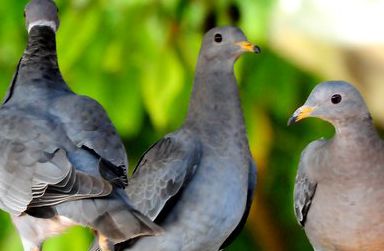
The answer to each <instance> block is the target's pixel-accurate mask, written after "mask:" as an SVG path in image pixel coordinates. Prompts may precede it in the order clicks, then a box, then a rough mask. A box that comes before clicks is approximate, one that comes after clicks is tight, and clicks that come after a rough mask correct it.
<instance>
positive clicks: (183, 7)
mask: <svg viewBox="0 0 384 251" xmlns="http://www.w3.org/2000/svg"><path fill="white" fill-rule="evenodd" d="M26 2H27V1H26V0H22V1H14V0H4V1H2V4H0V17H1V20H2V21H1V22H0V72H1V74H0V83H1V84H0V93H1V94H3V93H4V92H5V90H6V88H7V86H8V83H9V82H10V80H11V78H12V74H13V72H14V70H15V67H16V64H17V62H18V59H19V57H20V56H21V55H22V52H23V49H24V47H25V44H26V31H25V27H24V20H23V15H22V14H23V9H24V5H25V4H26ZM56 2H57V4H58V7H59V9H60V17H61V26H60V28H59V31H58V34H57V35H58V39H57V42H58V55H59V63H60V67H61V70H62V74H63V75H64V78H65V79H66V81H67V83H68V84H69V85H70V87H71V88H72V89H73V90H74V91H75V92H77V93H79V94H84V95H88V96H91V97H93V98H95V99H96V100H98V101H99V102H100V103H101V104H102V105H103V106H104V107H105V109H106V110H107V112H108V114H109V115H110V117H111V119H112V121H113V122H114V123H115V125H116V127H117V129H118V131H119V133H120V134H121V136H122V137H123V139H124V141H125V143H126V146H127V151H128V154H129V158H130V164H131V165H135V163H136V161H137V159H138V158H139V157H140V154H141V153H143V152H144V150H145V149H146V148H148V147H149V146H150V145H151V144H152V143H153V142H154V141H155V140H156V139H158V138H159V137H161V136H162V135H164V134H165V133H167V132H169V131H171V130H173V129H175V128H177V127H179V126H180V125H181V124H182V121H183V119H184V117H185V113H186V110H187V106H188V99H189V95H190V91H191V87H192V82H193V72H194V65H195V62H196V59H197V55H198V52H199V47H200V41H201V38H202V35H203V33H204V31H206V30H207V29H208V28H210V27H212V26H214V25H225V24H235V25H237V26H239V27H241V28H242V29H243V31H244V32H245V34H246V35H247V37H248V39H249V40H250V41H252V42H255V43H257V44H259V45H261V47H262V48H263V53H262V54H261V55H259V56H255V55H245V56H244V57H243V58H241V59H240V60H239V62H238V63H237V64H236V75H237V78H238V80H239V88H240V93H241V99H242V104H243V109H244V116H245V119H246V123H247V130H248V134H249V141H250V147H251V150H252V153H253V154H254V157H255V159H256V161H257V163H258V167H259V178H258V187H257V196H256V197H257V200H256V201H257V202H259V203H257V204H256V203H255V205H254V207H253V209H252V210H253V211H252V214H251V216H250V219H249V222H248V223H249V224H247V228H246V229H245V230H244V231H243V233H242V234H241V236H240V238H238V239H237V240H236V241H235V242H234V244H233V245H232V246H231V247H230V248H228V249H227V250H230V251H231V250H232V251H235V250H236V251H241V250H251V251H256V250H267V251H274V250H292V251H304V250H311V248H310V246H309V244H308V242H307V240H306V237H305V235H304V232H303V231H302V230H301V229H300V227H299V226H298V224H297V223H296V221H295V219H294V216H293V209H292V203H293V202H292V191H293V181H294V177H295V174H296V165H297V162H298V158H299V155H300V152H301V150H302V149H303V148H304V147H305V145H306V144H307V143H309V141H311V140H313V139H316V138H319V137H322V136H330V135H331V134H332V129H331V127H330V126H329V125H327V124H325V123H322V122H320V121H308V122H304V123H301V124H299V125H297V126H294V127H292V128H287V127H286V121H287V119H288V118H289V116H290V114H291V113H292V112H293V111H294V110H295V108H297V107H298V106H299V105H300V104H301V103H303V102H304V100H305V98H306V96H307V95H308V94H309V92H310V90H311V88H312V87H313V86H314V84H316V83H317V82H318V78H316V77H314V76H310V75H309V74H307V73H305V72H303V71H301V70H300V69H297V68H296V67H295V66H293V65H291V64H290V63H289V62H287V61H286V60H285V59H283V58H281V57H279V56H278V55H276V54H275V53H274V52H273V51H271V50H269V48H268V22H269V15H270V13H271V10H272V8H273V4H274V1H269V0H258V1H254V0H234V1H230V0H219V1H198V0H195V1H178V0H169V1H165V0H157V1H156V0H92V1H91V0H57V1H56ZM287 42H288V41H287ZM261 212H265V214H263V215H266V216H267V217H264V218H263V219H261V220H260V218H261V216H258V215H260V214H261ZM0 224H1V226H2V227H1V228H0V250H15V251H17V250H22V247H21V243H20V241H19V239H18V236H17V234H16V232H15V230H14V228H13V226H12V225H11V223H10V220H9V216H7V215H6V214H5V213H1V214H0ZM263 224H265V225H263ZM270 230H271V231H270ZM272 230H273V231H272ZM91 240H92V235H91V232H90V231H88V230H84V229H81V228H75V229H72V230H71V231H69V232H68V233H67V234H65V235H64V236H60V237H55V238H53V239H51V240H49V241H48V242H47V243H46V244H45V245H44V250H55V251H60V250H74V251H76V250H87V247H88V245H89V243H90V242H91ZM271 247H274V248H271Z"/></svg>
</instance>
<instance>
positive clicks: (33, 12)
mask: <svg viewBox="0 0 384 251" xmlns="http://www.w3.org/2000/svg"><path fill="white" fill-rule="evenodd" d="M24 16H25V24H26V26H27V29H28V32H30V31H31V29H32V27H34V26H48V27H51V28H52V29H53V30H54V31H55V32H56V30H57V29H58V28H59V17H58V9H57V7H56V4H55V3H54V2H53V1H52V0H31V1H30V2H29V3H28V4H27V6H26V7H25V10H24Z"/></svg>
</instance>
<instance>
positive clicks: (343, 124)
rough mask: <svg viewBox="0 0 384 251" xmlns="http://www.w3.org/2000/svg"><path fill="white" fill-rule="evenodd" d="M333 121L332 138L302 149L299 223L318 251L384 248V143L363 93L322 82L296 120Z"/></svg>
mask: <svg viewBox="0 0 384 251" xmlns="http://www.w3.org/2000/svg"><path fill="white" fill-rule="evenodd" d="M306 117H317V118H321V119H323V120H325V121H328V122H330V123H331V124H332V125H333V126H334V127H335V129H336V133H335V136H334V137H333V138H332V139H329V140H324V139H321V140H317V141H314V142H312V143H310V144H309V145H308V146H307V147H306V148H305V150H304V151H303V152H302V154H301V159H300V163H299V170H298V173H297V177H296V184H295V191H294V201H295V205H294V206H295V213H296V217H297V220H298V222H299V223H300V224H301V225H302V226H303V227H304V230H305V232H306V234H307V236H308V238H309V240H310V242H311V244H312V246H313V247H314V249H315V250H316V251H382V250H384V238H383V234H384V182H383V181H384V142H383V140H382V139H381V138H380V137H379V135H378V133H377V131H376V129H375V127H374V125H373V123H372V119H371V116H370V114H369V111H368V109H367V107H366V105H365V103H364V100H363V98H362V97H361V95H360V93H359V92H358V91H357V90H356V89H355V88H354V87H353V86H352V85H350V84H348V83H346V82H342V81H330V82H324V83H321V84H319V85H318V86H316V87H315V89H314V90H313V91H312V93H311V94H310V95H309V97H308V99H307V101H306V102H305V104H304V105H303V106H302V107H300V108H299V109H297V110H296V112H295V113H294V114H293V116H292V118H291V119H290V121H289V124H290V123H293V122H296V121H299V120H301V119H304V118H306Z"/></svg>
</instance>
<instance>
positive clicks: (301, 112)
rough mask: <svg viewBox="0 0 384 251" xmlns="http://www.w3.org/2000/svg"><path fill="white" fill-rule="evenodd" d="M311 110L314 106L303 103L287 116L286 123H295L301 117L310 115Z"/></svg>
mask: <svg viewBox="0 0 384 251" xmlns="http://www.w3.org/2000/svg"><path fill="white" fill-rule="evenodd" d="M313 110H314V108H313V107H311V106H305V105H304V106H302V107H300V108H299V109H297V110H296V111H295V112H294V113H293V115H292V117H290V118H289V120H288V125H291V124H293V123H296V122H298V121H300V120H302V119H305V118H308V117H309V116H311V114H312V112H313Z"/></svg>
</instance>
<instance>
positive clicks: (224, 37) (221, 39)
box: [200, 26, 260, 61]
mask: <svg viewBox="0 0 384 251" xmlns="http://www.w3.org/2000/svg"><path fill="white" fill-rule="evenodd" d="M244 52H254V53H260V48H259V47H258V46H256V45H253V44H251V43H250V42H248V40H247V38H246V37H245V35H244V33H243V32H242V31H241V30H240V29H239V28H237V27H233V26H225V27H216V28H213V29H211V30H209V31H208V32H207V33H206V34H205V35H204V38H203V42H202V46H201V51H200V56H202V57H204V58H205V60H207V61H213V60H220V61H227V60H231V59H233V61H234V60H236V59H237V58H238V57H239V56H240V55H241V54H243V53H244Z"/></svg>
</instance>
